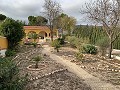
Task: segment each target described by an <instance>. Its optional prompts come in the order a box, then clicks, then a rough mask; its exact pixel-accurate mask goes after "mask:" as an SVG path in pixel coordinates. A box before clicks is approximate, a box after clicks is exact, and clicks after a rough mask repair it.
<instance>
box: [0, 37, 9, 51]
mask: <svg viewBox="0 0 120 90" xmlns="http://www.w3.org/2000/svg"><path fill="white" fill-rule="evenodd" d="M7 47H8V41H7V39H6V37H3V36H0V50H4V49H7Z"/></svg>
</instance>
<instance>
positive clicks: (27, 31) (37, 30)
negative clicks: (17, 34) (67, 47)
mask: <svg viewBox="0 0 120 90" xmlns="http://www.w3.org/2000/svg"><path fill="white" fill-rule="evenodd" d="M42 31H44V32H46V33H47V36H49V33H50V30H49V29H44V30H41V29H33V30H32V29H25V34H26V35H27V34H28V33H29V32H36V34H39V33H40V32H42ZM54 32H55V33H56V35H57V36H58V32H57V30H54Z"/></svg>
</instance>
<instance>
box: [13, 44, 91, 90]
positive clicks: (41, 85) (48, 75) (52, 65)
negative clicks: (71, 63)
mask: <svg viewBox="0 0 120 90" xmlns="http://www.w3.org/2000/svg"><path fill="white" fill-rule="evenodd" d="M41 50H42V48H34V47H33V46H23V47H21V49H20V52H19V53H18V54H17V55H16V57H14V59H13V60H14V61H15V62H16V63H17V65H18V67H19V69H20V76H24V75H26V74H27V75H28V77H27V78H28V79H29V82H28V84H27V85H26V86H25V89H24V90H91V87H90V86H88V85H86V84H85V83H84V80H83V79H81V78H78V77H77V76H76V75H75V74H73V73H71V72H69V71H67V70H66V68H65V67H64V66H62V65H61V64H58V63H56V62H55V61H54V60H52V59H50V57H49V56H48V55H43V54H41ZM38 55H42V58H43V61H40V62H39V64H44V65H45V67H43V69H40V70H29V69H28V68H27V67H28V66H29V65H32V64H35V62H34V61H33V60H32V58H33V57H35V56H38ZM61 69H63V71H60V72H59V70H61ZM57 71H58V72H57Z"/></svg>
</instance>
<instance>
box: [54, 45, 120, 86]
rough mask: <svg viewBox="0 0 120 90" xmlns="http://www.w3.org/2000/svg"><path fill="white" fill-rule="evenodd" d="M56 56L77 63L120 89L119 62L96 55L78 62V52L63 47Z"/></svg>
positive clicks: (86, 56) (87, 56)
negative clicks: (76, 55)
mask: <svg viewBox="0 0 120 90" xmlns="http://www.w3.org/2000/svg"><path fill="white" fill-rule="evenodd" d="M53 53H55V54H56V55H59V56H61V57H62V58H64V59H67V60H70V61H71V62H73V63H76V64H77V65H79V66H80V67H81V68H83V69H84V70H86V71H87V72H89V73H90V74H92V75H94V76H96V77H99V78H100V79H102V80H104V81H106V82H110V83H112V84H113V85H115V86H116V87H118V88H120V66H119V61H118V60H114V59H113V60H107V59H104V58H102V57H98V56H96V55H89V54H84V60H82V61H78V60H77V59H76V57H75V53H76V50H74V49H73V48H68V47H62V48H61V49H60V52H58V53H56V51H54V52H53Z"/></svg>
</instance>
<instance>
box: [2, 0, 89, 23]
mask: <svg viewBox="0 0 120 90" xmlns="http://www.w3.org/2000/svg"><path fill="white" fill-rule="evenodd" d="M56 1H57V2H59V3H60V5H61V8H62V10H63V12H64V13H66V14H68V15H69V16H73V17H75V18H76V19H77V24H87V22H86V21H85V19H84V18H85V16H83V15H81V14H80V8H81V7H82V6H84V3H85V2H89V1H90V0H56ZM43 5H44V0H0V14H4V15H6V16H7V17H10V18H13V19H15V20H23V21H26V22H27V18H28V16H31V15H33V16H40V15H42V13H41V12H43Z"/></svg>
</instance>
